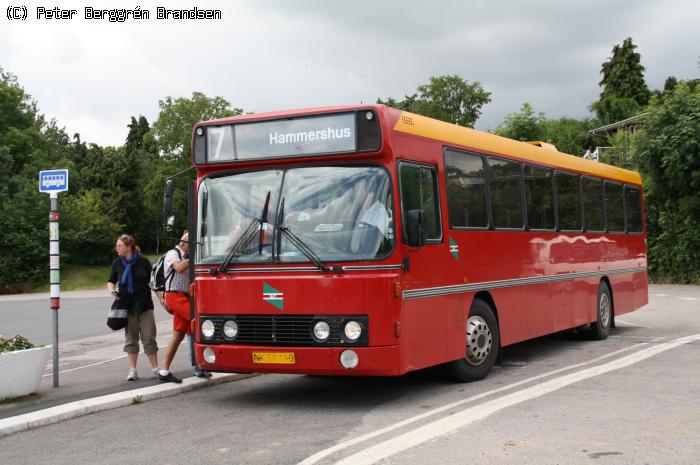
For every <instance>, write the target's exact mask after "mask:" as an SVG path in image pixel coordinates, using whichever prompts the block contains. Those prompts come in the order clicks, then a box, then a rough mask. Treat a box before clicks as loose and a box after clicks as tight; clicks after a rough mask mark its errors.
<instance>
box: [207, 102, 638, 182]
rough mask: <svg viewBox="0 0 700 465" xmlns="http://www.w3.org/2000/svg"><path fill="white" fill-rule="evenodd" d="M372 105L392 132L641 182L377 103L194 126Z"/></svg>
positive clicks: (626, 173) (547, 147) (543, 148)
mask: <svg viewBox="0 0 700 465" xmlns="http://www.w3.org/2000/svg"><path fill="white" fill-rule="evenodd" d="M365 108H374V109H375V110H377V111H378V113H379V114H384V116H385V117H388V118H387V119H388V120H389V124H391V122H393V121H396V124H395V125H394V128H393V129H394V131H398V132H402V133H405V134H412V135H414V136H419V137H425V138H428V139H434V140H436V141H441V142H445V143H448V144H455V145H458V146H461V147H463V148H465V149H471V150H475V151H477V152H481V153H485V154H490V155H495V156H498V155H505V156H507V157H510V158H515V159H519V160H523V161H528V162H532V163H536V164H542V165H547V166H550V167H552V168H555V169H556V168H559V169H563V170H570V171H576V172H579V173H581V174H590V175H593V176H599V177H603V178H607V179H612V180H616V181H621V182H626V183H630V184H637V185H641V184H642V179H641V177H640V175H639V173H637V172H635V171H630V170H626V169H623V168H618V167H616V166H612V165H607V164H605V163H600V162H596V161H592V160H586V159H584V158H582V157H577V156H574V155H568V154H566V153H562V152H559V151H558V150H556V149H555V147H554V146H552V145H551V144H547V143H542V142H536V143H535V142H519V141H516V140H513V139H508V138H506V137H501V136H496V135H494V134H489V133H487V132H482V131H477V130H475V129H470V128H465V127H462V126H457V125H455V124H450V123H445V122H444V121H439V120H436V119H433V118H428V117H425V116H420V115H416V114H414V113H410V112H407V111H401V110H397V109H395V108H391V107H387V106H385V105H381V104H365V105H345V106H334V107H318V108H300V109H293V110H283V111H274V112H268V113H252V114H247V115H239V116H233V117H228V118H221V119H217V120H211V121H202V122H200V123H197V124H196V125H195V127H197V126H203V125H216V124H227V123H244V122H252V121H265V120H275V119H282V118H289V117H291V116H312V115H321V114H324V113H336V112H343V111H355V110H360V109H365Z"/></svg>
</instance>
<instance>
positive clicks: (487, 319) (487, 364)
mask: <svg viewBox="0 0 700 465" xmlns="http://www.w3.org/2000/svg"><path fill="white" fill-rule="evenodd" d="M466 332H467V347H466V355H465V357H464V358H460V359H458V360H455V361H453V362H450V363H448V364H447V365H446V368H447V373H448V376H449V377H450V378H451V379H453V380H454V381H458V382H461V383H464V382H469V381H478V380H480V379H483V378H485V377H486V375H488V374H489V372H490V371H491V368H493V365H494V364H495V363H496V358H497V357H498V350H499V348H500V333H499V331H498V321H497V320H496V316H495V314H494V312H493V309H491V306H490V305H489V304H488V303H486V302H485V301H483V300H481V299H474V301H473V302H472V306H471V309H470V310H469V317H468V318H467V324H466Z"/></svg>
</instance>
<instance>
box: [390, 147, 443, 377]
mask: <svg viewBox="0 0 700 465" xmlns="http://www.w3.org/2000/svg"><path fill="white" fill-rule="evenodd" d="M398 170H399V189H400V199H401V221H402V226H403V227H402V230H403V244H404V247H403V250H404V257H403V258H404V263H405V264H406V265H407V267H408V271H407V272H406V274H405V275H404V276H405V278H404V279H405V280H404V289H405V290H416V289H434V288H438V287H439V286H444V285H445V284H446V283H447V280H448V276H446V268H447V267H448V266H449V263H447V262H446V263H444V264H443V263H442V262H441V260H446V258H447V257H442V252H443V249H444V243H443V242H444V240H443V232H442V221H441V215H440V201H439V188H438V181H437V180H438V174H437V167H436V166H434V165H429V164H423V163H415V162H406V161H402V162H400V163H399V165H398ZM409 212H413V215H414V216H415V215H416V213H417V212H421V214H422V218H423V239H424V240H423V245H422V246H420V247H411V246H409V245H408V235H407V221H408V217H409ZM447 255H449V254H447ZM429 294H431V295H423V296H420V297H415V298H413V297H411V298H407V299H405V300H404V305H403V309H402V315H401V318H402V321H403V335H402V339H403V340H404V343H405V344H406V345H405V346H404V360H407V364H408V365H410V368H412V369H417V368H421V367H425V366H430V365H434V364H437V363H441V362H444V361H445V360H446V356H447V344H448V338H447V337H446V334H447V331H446V329H447V328H446V325H447V323H446V316H445V313H446V304H445V299H446V297H445V296H444V295H440V293H439V292H438V291H437V290H436V292H429Z"/></svg>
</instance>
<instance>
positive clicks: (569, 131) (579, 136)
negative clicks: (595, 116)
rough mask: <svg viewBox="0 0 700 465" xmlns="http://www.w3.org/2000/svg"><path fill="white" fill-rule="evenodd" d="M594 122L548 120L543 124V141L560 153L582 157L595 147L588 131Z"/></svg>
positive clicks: (584, 120) (587, 120)
mask: <svg viewBox="0 0 700 465" xmlns="http://www.w3.org/2000/svg"><path fill="white" fill-rule="evenodd" d="M595 126H596V125H595V122H594V121H593V120H591V119H589V118H584V119H574V118H566V117H564V118H559V119H548V120H546V121H545V124H544V133H545V136H544V140H545V141H546V142H549V143H550V144H554V145H555V146H556V147H557V149H558V150H559V151H560V152H564V153H569V154H571V155H583V154H584V153H585V152H586V150H587V149H590V148H592V147H594V146H595V144H594V142H593V136H592V135H591V134H590V132H589V131H590V130H591V129H593V128H594V127H595Z"/></svg>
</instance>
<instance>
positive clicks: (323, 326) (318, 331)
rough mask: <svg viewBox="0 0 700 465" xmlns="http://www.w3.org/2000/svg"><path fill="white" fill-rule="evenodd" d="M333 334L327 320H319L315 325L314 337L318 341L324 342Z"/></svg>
mask: <svg viewBox="0 0 700 465" xmlns="http://www.w3.org/2000/svg"><path fill="white" fill-rule="evenodd" d="M330 335H331V328H330V326H328V323H326V322H325V321H318V322H316V324H315V325H314V337H315V338H316V340H317V341H319V342H323V341H325V340H326V339H328V336H330Z"/></svg>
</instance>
